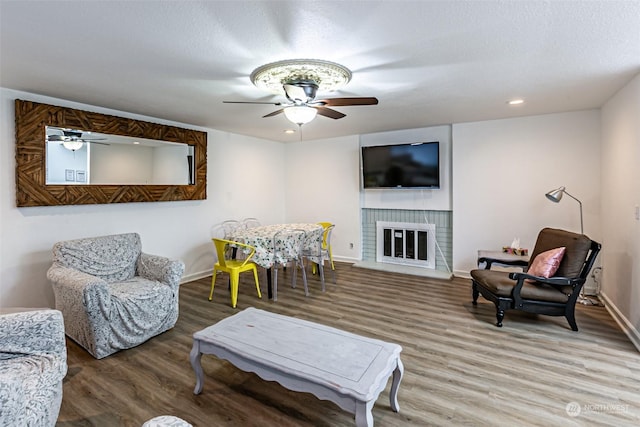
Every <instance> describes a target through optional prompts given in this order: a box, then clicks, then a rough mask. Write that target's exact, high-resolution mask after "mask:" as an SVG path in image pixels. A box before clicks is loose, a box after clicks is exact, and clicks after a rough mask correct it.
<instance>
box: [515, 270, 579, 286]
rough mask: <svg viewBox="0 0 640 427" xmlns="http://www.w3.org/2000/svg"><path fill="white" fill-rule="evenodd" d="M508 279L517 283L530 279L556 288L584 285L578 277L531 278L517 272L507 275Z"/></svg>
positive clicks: (529, 275) (528, 275)
mask: <svg viewBox="0 0 640 427" xmlns="http://www.w3.org/2000/svg"><path fill="white" fill-rule="evenodd" d="M509 278H510V279H513V280H518V281H520V280H521V279H522V281H524V280H525V279H530V280H535V281H536V282H540V283H546V284H547V285H556V286H575V285H579V284H580V283H584V280H583V279H581V278H579V277H577V278H571V277H559V276H555V277H549V278H546V277H541V276H533V275H531V274H527V273H518V272H515V273H509ZM520 287H522V286H520Z"/></svg>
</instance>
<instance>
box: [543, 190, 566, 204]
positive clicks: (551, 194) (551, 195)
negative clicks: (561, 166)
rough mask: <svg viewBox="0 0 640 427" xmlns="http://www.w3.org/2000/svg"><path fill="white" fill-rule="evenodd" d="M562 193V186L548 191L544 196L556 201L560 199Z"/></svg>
mask: <svg viewBox="0 0 640 427" xmlns="http://www.w3.org/2000/svg"><path fill="white" fill-rule="evenodd" d="M563 194H564V187H560V188H556V189H555V190H551V191H549V192H548V193H547V194H545V196H547V199H549V200H551V201H552V202H554V203H558V202H559V201H560V200H562V195H563Z"/></svg>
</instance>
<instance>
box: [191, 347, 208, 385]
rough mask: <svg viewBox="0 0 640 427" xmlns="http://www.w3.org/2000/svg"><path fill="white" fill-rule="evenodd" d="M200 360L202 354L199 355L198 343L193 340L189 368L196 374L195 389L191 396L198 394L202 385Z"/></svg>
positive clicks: (202, 375)
mask: <svg viewBox="0 0 640 427" xmlns="http://www.w3.org/2000/svg"><path fill="white" fill-rule="evenodd" d="M200 359H202V353H200V341H199V340H193V347H192V348H191V353H189V360H191V367H192V368H193V371H194V372H195V374H196V387H195V388H194V389H193V394H200V392H201V391H202V386H203V383H204V371H203V370H202V365H201V364H200Z"/></svg>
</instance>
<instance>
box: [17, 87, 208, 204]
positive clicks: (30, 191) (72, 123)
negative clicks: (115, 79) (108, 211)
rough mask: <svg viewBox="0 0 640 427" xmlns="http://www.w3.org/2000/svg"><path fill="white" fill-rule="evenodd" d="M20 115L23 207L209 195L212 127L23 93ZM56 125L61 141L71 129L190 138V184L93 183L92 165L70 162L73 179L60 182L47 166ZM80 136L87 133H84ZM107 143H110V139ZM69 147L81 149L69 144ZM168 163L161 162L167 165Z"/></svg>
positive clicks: (176, 142)
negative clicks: (43, 99)
mask: <svg viewBox="0 0 640 427" xmlns="http://www.w3.org/2000/svg"><path fill="white" fill-rule="evenodd" d="M15 118H16V204H17V206H18V207H27V206H59V205H83V204H104V203H128V202H160V201H178V200H205V199H206V197H207V133H206V132H201V131H196V130H191V129H184V128H179V127H176V126H168V125H161V124H157V123H151V122H145V121H140V120H134V119H127V118H123V117H117V116H111V115H106V114H100V113H93V112H89V111H82V110H76V109H73V108H66V107H59V106H54V105H48V104H41V103H37V102H32V101H23V100H20V99H16V100H15ZM52 130H55V131H56V132H58V134H59V135H54V136H55V138H58V142H57V143H58V145H60V146H61V147H62V144H63V141H62V140H61V139H62V138H64V139H66V140H69V138H66V137H65V134H64V130H68V132H69V135H71V137H72V138H71V139H74V136H75V137H77V135H78V133H81V132H85V131H86V132H87V133H88V132H91V133H97V134H99V136H100V137H101V138H93V139H95V140H100V141H102V140H108V139H109V136H110V135H113V139H114V141H115V140H120V139H123V138H122V137H129V138H133V139H138V138H139V139H142V140H153V141H156V142H159V141H160V142H159V144H162V142H165V143H166V145H167V146H168V145H171V146H172V148H171V149H172V150H175V147H178V148H180V146H181V144H186V146H187V147H185V149H184V150H183V151H184V152H185V153H188V156H185V157H188V158H185V159H184V167H185V169H186V168H187V164H188V171H189V172H188V178H186V179H185V181H184V184H155V183H154V182H153V181H144V182H151V183H150V184H141V183H139V182H140V181H139V180H136V181H132V182H134V183H132V184H129V183H126V182H124V183H122V182H113V183H112V182H109V181H107V182H109V183H108V184H92V183H91V179H90V177H89V176H88V174H87V172H88V171H87V170H85V169H83V168H82V167H81V168H80V169H78V170H75V169H73V168H71V169H69V168H68V167H67V169H64V172H66V173H65V174H64V175H65V176H66V177H67V178H68V182H66V183H55V182H54V181H52V180H51V179H49V178H48V175H49V174H48V169H47V168H48V163H47V150H48V146H47V144H48V143H51V142H52V141H54V140H55V138H54V137H53V136H52ZM80 138H84V137H83V136H82V134H81V135H80ZM125 139H126V138H125ZM84 141H87V143H85V144H84V145H87V146H88V145H89V143H88V142H89V141H91V139H90V138H86V139H82V142H84ZM79 145H82V144H79ZM101 145H110V144H109V143H107V141H105V142H104V143H103V144H101ZM112 145H116V144H112ZM143 145H145V144H143ZM147 148H148V144H147ZM61 149H63V150H64V148H61ZM66 149H67V150H71V151H73V152H74V153H73V154H74V155H75V154H76V153H75V150H72V148H71V147H70V146H69V144H67V147H66ZM96 151H97V150H96ZM112 158H115V156H112ZM120 163H121V164H122V163H126V162H120ZM138 164H139V163H138ZM166 164H167V163H166V162H165V163H164V164H162V166H158V168H161V167H166ZM63 167H64V166H63ZM87 168H88V166H87ZM103 169H106V168H103ZM72 176H73V179H71V178H72ZM69 181H70V182H69Z"/></svg>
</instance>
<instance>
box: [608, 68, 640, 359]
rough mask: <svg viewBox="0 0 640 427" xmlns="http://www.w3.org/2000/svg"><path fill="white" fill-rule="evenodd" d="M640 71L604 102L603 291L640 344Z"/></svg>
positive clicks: (617, 316) (630, 334)
mask: <svg viewBox="0 0 640 427" xmlns="http://www.w3.org/2000/svg"><path fill="white" fill-rule="evenodd" d="M639 160H640V75H638V76H636V77H635V78H634V79H633V80H632V81H631V82H630V83H629V84H628V85H627V86H626V87H624V88H623V89H622V90H620V91H619V92H618V93H617V94H616V95H615V96H614V97H613V98H612V99H611V100H609V102H607V103H606V104H605V106H604V107H603V108H602V188H603V189H604V190H605V191H604V192H603V194H602V230H603V236H604V238H603V242H602V258H603V261H602V263H603V266H604V268H603V271H602V273H603V274H602V293H603V295H604V298H605V300H606V301H607V307H608V308H609V310H610V311H611V312H612V314H613V315H614V318H616V320H617V321H618V322H619V323H620V325H621V326H622V328H623V330H624V331H625V332H626V333H627V334H628V335H629V336H630V338H631V339H632V340H633V341H634V343H635V345H636V347H638V349H640V221H639V220H638V218H637V217H636V210H637V209H638V206H640V169H639V168H638V161H639Z"/></svg>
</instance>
